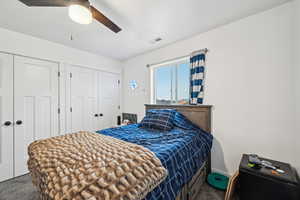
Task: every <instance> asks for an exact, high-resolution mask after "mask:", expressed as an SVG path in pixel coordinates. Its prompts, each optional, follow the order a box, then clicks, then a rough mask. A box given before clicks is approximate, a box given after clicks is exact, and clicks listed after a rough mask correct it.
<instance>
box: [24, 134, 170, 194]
mask: <svg viewBox="0 0 300 200" xmlns="http://www.w3.org/2000/svg"><path fill="white" fill-rule="evenodd" d="M28 154H29V160H28V168H29V171H30V172H31V176H32V180H33V183H34V184H35V185H36V186H37V188H38V191H39V193H40V198H41V199H42V200H50V199H51V200H71V199H72V200H83V199H84V200H100V199H101V200H141V199H143V198H144V197H145V196H146V194H147V193H148V192H150V191H151V190H152V189H154V188H155V187H156V186H157V185H158V184H160V182H161V181H163V180H164V178H165V177H166V176H167V170H166V169H165V168H164V167H163V166H162V164H161V162H160V160H159V159H158V158H156V156H155V155H154V154H153V153H152V152H151V151H149V150H148V149H146V148H144V147H142V146H139V145H135V144H131V143H127V142H124V141H121V140H118V139H115V138H112V137H109V136H104V135H101V134H96V133H89V132H78V133H73V134H68V135H64V136H58V137H54V138H50V139H46V140H39V141H36V142H33V143H32V144H30V146H29V147H28Z"/></svg>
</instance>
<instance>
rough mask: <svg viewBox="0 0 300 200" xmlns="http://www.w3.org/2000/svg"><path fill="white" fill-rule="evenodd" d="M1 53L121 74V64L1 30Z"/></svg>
mask: <svg viewBox="0 0 300 200" xmlns="http://www.w3.org/2000/svg"><path fill="white" fill-rule="evenodd" d="M0 51H4V52H9V53H14V54H21V55H25V56H31V57H37V58H42V59H48V60H53V61H58V62H61V63H69V64H74V65H80V66H87V67H91V68H97V69H102V70H106V71H110V72H117V73H120V72H121V63H120V62H119V61H117V60H113V59H110V58H107V57H103V56H99V55H95V54H91V53H88V52H85V51H81V50H77V49H74V48H70V47H67V46H64V45H61V44H57V43H54V42H50V41H47V40H42V39H39V38H36V37H32V36H29V35H25V34H22V33H18V32H14V31H10V30H7V29H3V28H0Z"/></svg>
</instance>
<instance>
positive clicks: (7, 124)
mask: <svg viewBox="0 0 300 200" xmlns="http://www.w3.org/2000/svg"><path fill="white" fill-rule="evenodd" d="M11 124H12V123H11V122H10V121H6V122H4V126H10V125H11Z"/></svg>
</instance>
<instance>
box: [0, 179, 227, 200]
mask: <svg viewBox="0 0 300 200" xmlns="http://www.w3.org/2000/svg"><path fill="white" fill-rule="evenodd" d="M224 195H225V194H224V192H222V191H219V190H215V189H213V188H211V187H210V186H208V185H207V184H204V185H203V187H201V189H200V193H199V196H198V200H222V199H224ZM0 200H38V194H37V191H36V189H35V187H34V186H33V185H32V183H31V177H30V176H29V175H24V176H20V177H18V178H14V179H11V180H9V181H5V182H2V183H0Z"/></svg>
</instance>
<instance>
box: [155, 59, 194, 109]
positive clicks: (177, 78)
mask: <svg viewBox="0 0 300 200" xmlns="http://www.w3.org/2000/svg"><path fill="white" fill-rule="evenodd" d="M189 82H190V67H189V60H188V59H187V58H186V59H184V60H180V61H175V62H172V63H169V64H164V65H159V66H153V68H152V95H151V96H152V102H153V103H155V104H188V103H189V85H190V84H189Z"/></svg>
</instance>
